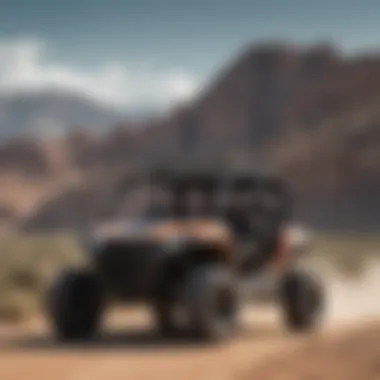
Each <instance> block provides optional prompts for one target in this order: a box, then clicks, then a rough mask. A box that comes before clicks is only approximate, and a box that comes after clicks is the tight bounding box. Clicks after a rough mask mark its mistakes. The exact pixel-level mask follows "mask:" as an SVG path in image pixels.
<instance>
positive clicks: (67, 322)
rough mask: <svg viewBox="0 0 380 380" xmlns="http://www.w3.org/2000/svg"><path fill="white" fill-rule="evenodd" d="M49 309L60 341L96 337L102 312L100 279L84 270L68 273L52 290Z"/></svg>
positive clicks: (57, 281) (60, 278) (61, 277)
mask: <svg viewBox="0 0 380 380" xmlns="http://www.w3.org/2000/svg"><path fill="white" fill-rule="evenodd" d="M48 308H49V310H48V311H49V317H50V320H51V324H52V327H53V329H54V331H55V334H56V337H57V338H58V339H60V340H79V339H80V340H82V339H89V338H91V337H93V336H94V335H95V333H96V332H97V328H98V324H99V319H100V314H101V309H102V295H101V289H100V284H99V282H98V280H97V278H96V276H95V275H94V274H92V273H88V272H85V271H81V270H69V271H65V272H64V273H62V274H61V276H60V277H59V278H58V279H57V280H56V282H55V283H54V284H53V286H52V288H51V289H50V292H49V298H48Z"/></svg>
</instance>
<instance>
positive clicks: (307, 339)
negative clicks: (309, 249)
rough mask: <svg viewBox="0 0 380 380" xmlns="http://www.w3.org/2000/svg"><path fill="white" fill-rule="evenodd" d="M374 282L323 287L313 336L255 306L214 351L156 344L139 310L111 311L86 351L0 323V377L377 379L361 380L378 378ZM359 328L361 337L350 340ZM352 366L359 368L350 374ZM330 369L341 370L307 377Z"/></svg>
mask: <svg viewBox="0 0 380 380" xmlns="http://www.w3.org/2000/svg"><path fill="white" fill-rule="evenodd" d="M372 268H373V267H372ZM379 279H380V276H379V272H378V271H377V272H376V271H375V272H374V271H372V274H371V275H370V274H368V275H367V276H366V279H365V281H364V280H361V282H360V284H359V283H354V282H352V283H347V284H343V283H342V281H338V280H336V279H335V280H334V281H332V282H330V283H329V293H328V294H329V310H330V311H329V314H328V318H326V321H325V323H324V326H323V329H322V330H321V331H320V332H318V333H316V334H313V335H298V336H297V335H292V334H290V333H287V332H284V331H283V330H282V329H281V324H280V323H279V321H278V316H279V314H278V313H276V312H274V311H273V310H270V309H262V310H259V309H257V308H256V309H254V310H253V309H252V310H249V311H248V313H247V315H246V316H245V319H246V322H247V323H246V324H245V329H244V331H242V333H241V335H240V336H239V337H237V339H235V340H234V341H233V342H231V343H230V344H228V345H224V346H220V347H215V346H214V347H199V346H197V347H196V346H191V345H189V344H181V342H176V343H173V342H171V343H170V342H162V341H160V340H159V339H156V338H155V337H154V335H151V334H150V332H149V318H148V316H147V314H145V313H144V312H143V311H141V310H131V311H126V312H120V311H117V312H115V313H111V315H110V316H109V319H108V320H107V325H108V326H107V332H108V333H107V335H105V336H104V337H102V338H101V339H100V340H99V341H98V342H97V343H95V344H94V345H93V346H91V347H75V348H70V349H69V348H67V347H66V348H65V347H62V346H57V345H55V344H54V342H53V341H52V340H51V338H50V337H49V332H48V329H47V326H46V325H45V324H44V323H43V321H42V320H41V318H38V319H36V320H31V321H30V322H29V323H28V324H25V325H22V326H21V325H16V326H15V325H14V326H1V325H0V379H1V380H41V379H54V380H105V379H112V380H119V379H120V380H121V379H123V380H125V379H131V380H145V379H158V380H159V379H165V380H172V379H173V380H187V379H189V380H190V379H191V380H194V379H196V380H203V379H205V380H206V379H207V380H214V379H215V380H227V379H242V380H248V379H262V380H264V379H268V380H272V379H273V380H275V379H281V380H286V379H291V380H297V379H300V380H301V379H303V380H304V379H314V380H318V379H321V380H327V379H329V378H332V379H335V380H350V379H353V380H369V379H379V378H380V377H366V376H367V375H366V374H367V372H368V371H369V368H370V369H371V371H372V372H371V374H372V375H373V376H379V373H378V372H380V370H379V368H380V365H379V362H380V352H379V349H380V333H379V332H380V324H379V325H377V324H376V325H375V327H373V326H372V324H371V323H370V321H371V320H372V319H373V318H374V317H376V314H377V316H378V317H380V302H379V303H378V302H377V301H378V294H379V293H378V291H379V285H378V284H379V282H380V281H379ZM348 316H351V317H352V318H348ZM367 320H368V322H367ZM367 323H368V327H366V328H364V327H363V326H364V325H365V324H367ZM358 326H361V327H362V328H363V329H364V330H363V332H361V331H360V332H359V333H355V334H356V335H355V334H354V335H352V333H351V332H350V331H352V328H356V327H358ZM347 332H350V333H349V335H347ZM350 334H351V335H350ZM342 339H343V340H342ZM334 347H336V348H334ZM346 347H353V349H351V351H350V350H347V349H346ZM355 347H356V348H355ZM326 352H327V354H326ZM334 358H335V359H334ZM358 358H361V359H360V360H361V361H360V360H359V359H358ZM358 360H359V362H360V363H361V365H362V367H360V368H357V367H355V370H354V369H350V368H351V367H349V365H352V364H353V363H354V364H355V363H359V362H358ZM337 363H338V364H337ZM355 365H356V364H355ZM363 366H364V367H363ZM330 367H331V368H335V370H336V371H337V370H338V369H345V370H346V372H345V374H343V375H342V376H338V375H337V373H338V372H336V371H335V372H333V371H330V372H325V373H324V374H322V375H320V376H314V375H315V371H320V370H321V369H328V368H330ZM310 371H311V372H310ZM355 371H356V372H355ZM365 371H367V372H365ZM358 373H359V375H358ZM368 373H369V372H368ZM376 373H377V375H376ZM355 374H356V375H355ZM311 375H313V376H314V377H310V376H311ZM333 375H334V376H335V377H334V376H333ZM372 375H371V376H372ZM287 376H288V377H287ZM305 376H306V377H305ZM329 376H330V377H329ZM331 376H332V377H331ZM350 376H351V377H350ZM355 376H356V377H355ZM358 376H359V377H358Z"/></svg>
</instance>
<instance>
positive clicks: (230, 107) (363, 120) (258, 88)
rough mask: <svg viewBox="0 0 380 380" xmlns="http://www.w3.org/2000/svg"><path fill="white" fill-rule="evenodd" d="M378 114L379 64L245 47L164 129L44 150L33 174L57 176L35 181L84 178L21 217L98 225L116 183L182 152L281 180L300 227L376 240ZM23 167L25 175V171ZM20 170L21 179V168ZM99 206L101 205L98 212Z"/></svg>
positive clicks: (334, 53)
mask: <svg viewBox="0 0 380 380" xmlns="http://www.w3.org/2000/svg"><path fill="white" fill-rule="evenodd" d="M379 104H380V56H379V55H377V54H368V55H366V56H357V57H347V56H345V55H344V54H342V53H341V52H340V51H339V49H337V48H336V47H335V46H330V45H323V44H321V45H315V46H309V47H308V46H306V47H300V46H291V45H287V44H281V43H274V44H266V45H252V46H248V47H246V48H245V49H243V50H242V51H241V52H240V53H239V54H238V57H237V59H234V60H233V61H231V62H230V63H229V64H228V65H227V66H226V68H225V69H224V70H223V71H222V72H221V73H219V75H217V76H216V77H215V78H214V79H213V80H212V81H210V84H209V85H208V86H207V88H205V89H204V91H203V93H202V94H201V95H200V96H199V98H198V99H196V100H195V101H194V102H193V104H191V105H190V106H189V107H188V108H186V109H185V108H184V109H178V110H176V111H175V112H173V113H172V114H171V115H170V117H168V118H167V119H161V120H155V121H154V122H149V123H145V124H143V125H140V127H139V128H137V129H136V128H132V127H131V124H130V123H128V122H126V123H121V124H119V125H118V126H117V127H116V126H115V128H111V129H109V131H108V132H107V133H106V134H105V135H104V136H103V137H101V138H95V137H94V136H93V135H92V133H91V132H89V133H88V132H86V133H77V134H75V133H72V134H71V135H70V136H66V137H65V138H64V139H62V140H61V141H60V143H59V144H58V143H57V142H56V143H55V144H58V145H59V146H60V147H61V148H60V149H61V150H59V149H58V148H57V149H53V151H54V152H55V154H52V153H49V154H47V153H46V152H47V151H50V152H51V149H50V150H49V149H45V150H44V152H45V153H44V157H45V159H44V160H45V161H44V160H42V161H41V162H45V163H46V162H51V160H52V157H55V161H54V162H58V161H59V162H61V165H58V166H57V165H56V166H54V167H55V168H56V169H55V170H45V171H44V173H45V174H43V175H45V176H53V175H56V176H59V177H60V178H63V176H62V173H63V172H65V173H73V172H76V173H80V176H81V185H78V183H76V184H75V185H68V187H67V188H66V187H65V188H62V191H61V192H60V193H59V194H53V195H51V197H50V198H49V200H48V201H46V202H44V204H39V206H40V207H36V208H35V209H34V212H32V213H30V214H29V217H28V218H27V219H26V225H28V226H32V227H38V226H42V227H44V226H55V227H60V226H70V225H72V224H73V223H74V219H78V218H79V216H78V213H79V214H80V215H82V217H81V223H82V224H83V223H86V220H89V219H91V220H93V219H96V218H97V215H100V214H101V213H103V212H104V210H106V209H107V207H109V208H110V209H111V208H114V200H113V199H112V190H113V188H114V186H115V185H114V184H115V183H117V178H118V176H119V175H121V174H120V173H123V172H125V171H126V170H128V168H130V167H133V166H136V165H139V164H141V163H143V162H149V161H155V162H156V161H157V160H158V159H163V158H165V157H166V158H167V159H170V157H175V156H176V155H178V154H184V153H186V152H187V153H189V154H192V155H193V156H194V157H197V158H200V157H203V158H205V159H207V158H212V157H214V158H215V157H225V158H226V157H227V158H228V157H237V156H241V155H242V154H243V153H244V155H245V157H246V159H250V160H252V164H254V165H255V166H257V165H260V164H265V166H270V167H273V168H274V169H276V170H278V171H279V172H280V173H282V174H283V175H284V176H285V177H286V178H287V179H288V180H289V183H290V184H291V185H292V187H293V189H294V193H295V195H296V197H297V201H298V202H297V203H298V209H297V210H296V215H297V217H299V218H300V219H301V220H303V221H306V222H308V223H311V224H313V225H315V226H317V227H325V228H362V229H376V228H378V227H379V226H380V214H379V213H378V211H377V210H378V208H379V207H380V176H379V173H380V108H379ZM46 144H47V145H46V146H49V144H51V143H49V142H46ZM27 145H28V144H27ZM37 145H38V146H41V144H38V143H37ZM23 149H24V151H27V148H26V147H25V148H23ZM29 149H30V148H29ZM11 151H13V152H15V149H13V148H12V149H8V153H7V152H5V153H3V154H1V152H0V169H1V167H2V165H3V167H4V166H5V167H8V169H7V170H8V171H9V165H8V166H7V165H5V164H4V163H6V162H9V161H10V159H9V157H13V160H15V157H14V156H12V153H11ZM59 151H61V154H60V155H59V157H60V158H59V159H58V158H57V152H59ZM64 152H65V153H64ZM16 156H17V157H21V153H18V154H17V155H16ZM7 157H8V158H7ZM25 157H31V156H30V155H29V156H25ZM65 157H66V158H65ZM247 157H248V158H247ZM21 161H22V160H21ZM26 161H29V164H30V161H31V159H26V158H25V159H24V162H26ZM63 163H65V164H63ZM16 166H17V167H18V168H21V167H22V163H21V162H18V164H17V165H16ZM47 167H51V165H50V166H49V165H47ZM59 168H60V169H59ZM62 168H65V169H62ZM21 172H22V171H21ZM29 172H30V171H29ZM46 173H50V174H46ZM52 173H55V174H52ZM59 173H61V174H59ZM99 173H102V174H101V175H100V174H99ZM115 181H116V182H115ZM104 186H105V187H107V186H108V189H107V191H106V190H105V189H104ZM97 189H99V190H97ZM100 189H102V190H100ZM86 194H92V195H91V199H93V200H94V199H95V201H94V202H93V203H91V207H90V206H89V205H88V204H87V206H86V207H87V209H86V210H87V211H86V213H85V212H83V213H81V212H80V207H81V204H82V203H81V201H80V199H87V200H88V202H90V201H89V199H90V198H86ZM100 194H103V195H102V202H99V201H98V200H97V199H99V198H97V197H99V196H100ZM104 194H108V195H107V196H106V195H104ZM107 197H108V198H107ZM45 199H47V198H46V197H45ZM60 200H64V201H62V202H60ZM100 203H101V204H102V206H101V207H100V206H99V210H97V205H98V204H100ZM108 203H109V206H107V204H108ZM70 205H72V207H73V208H75V212H76V214H75V215H77V216H76V217H74V216H73V217H70V215H73V214H70V213H68V212H66V213H65V217H64V218H63V217H62V218H61V217H60V215H63V214H62V210H68V209H69V208H70V207H71V206H70ZM89 208H90V209H91V212H90V211H89ZM100 208H101V210H100ZM84 215H88V216H87V217H84ZM83 218H84V219H85V220H83ZM86 218H87V219H86Z"/></svg>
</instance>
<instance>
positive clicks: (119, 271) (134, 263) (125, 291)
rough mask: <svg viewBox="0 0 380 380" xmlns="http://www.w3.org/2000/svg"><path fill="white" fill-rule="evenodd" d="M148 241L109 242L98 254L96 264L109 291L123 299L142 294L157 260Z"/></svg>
mask: <svg viewBox="0 0 380 380" xmlns="http://www.w3.org/2000/svg"><path fill="white" fill-rule="evenodd" d="M157 256H158V255H157V248H156V247H155V246H153V245H152V244H151V243H149V244H148V243H141V242H137V243H130V242H128V243H125V242H110V243H108V244H107V245H106V246H104V247H103V249H102V251H101V252H99V255H98V266H99V269H100V272H101V273H102V274H103V276H104V277H105V280H106V281H107V282H108V284H109V286H110V287H111V288H112V290H113V291H114V292H115V293H116V294H117V295H119V296H121V297H123V298H125V297H127V298H139V297H143V296H144V295H145V294H146V293H147V292H148V291H149V286H150V283H151V281H152V276H153V272H154V269H155V267H156V262H157Z"/></svg>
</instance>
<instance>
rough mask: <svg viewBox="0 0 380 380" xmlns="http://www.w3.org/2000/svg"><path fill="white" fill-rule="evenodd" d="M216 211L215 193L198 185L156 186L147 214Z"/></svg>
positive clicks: (183, 215)
mask: <svg viewBox="0 0 380 380" xmlns="http://www.w3.org/2000/svg"><path fill="white" fill-rule="evenodd" d="M214 212H215V195H214V194H212V193H211V192H210V191H208V190H204V189H199V188H196V187H189V188H183V189H181V188H177V189H168V188H165V187H160V186H154V187H153V188H152V189H151V191H150V199H149V202H148V206H147V210H146V214H147V215H148V216H150V217H166V216H174V217H188V216H190V217H191V216H210V215H212V214H213V213H214Z"/></svg>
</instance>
